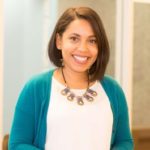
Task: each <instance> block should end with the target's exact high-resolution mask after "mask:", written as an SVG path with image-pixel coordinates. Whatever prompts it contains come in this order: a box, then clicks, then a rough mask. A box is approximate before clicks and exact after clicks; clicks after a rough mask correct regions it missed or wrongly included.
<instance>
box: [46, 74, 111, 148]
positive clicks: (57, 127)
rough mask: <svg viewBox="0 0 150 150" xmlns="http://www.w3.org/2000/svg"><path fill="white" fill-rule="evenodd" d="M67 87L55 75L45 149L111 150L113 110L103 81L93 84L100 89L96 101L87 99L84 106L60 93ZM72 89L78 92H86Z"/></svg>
mask: <svg viewBox="0 0 150 150" xmlns="http://www.w3.org/2000/svg"><path fill="white" fill-rule="evenodd" d="M64 88H65V86H64V85H62V84H61V83H59V82H58V81H57V80H56V79H55V78H54V77H53V78H52V87H51V98H50V104H49V108H48V114H47V135H46V144H45V150H110V141H111V133H112V124H113V114H112V110H111V107H110V102H109V99H108V97H107V95H106V93H105V91H104V89H103V87H102V86H101V84H100V82H96V83H95V84H94V85H92V86H91V87H90V89H93V90H95V91H97V93H98V95H97V96H96V98H95V99H94V101H93V102H88V101H86V100H84V102H85V103H84V105H82V106H80V105H78V104H77V102H76V101H75V100H74V101H73V102H70V101H69V100H67V98H66V96H63V95H61V90H62V89H64ZM72 91H73V92H74V93H75V94H76V95H77V96H80V95H82V94H83V93H84V92H85V90H77V89H72Z"/></svg>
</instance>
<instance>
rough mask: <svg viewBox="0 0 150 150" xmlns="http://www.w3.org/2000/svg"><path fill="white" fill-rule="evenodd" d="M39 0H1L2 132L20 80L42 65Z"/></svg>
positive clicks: (6, 128) (29, 75)
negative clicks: (2, 19) (2, 63)
mask: <svg viewBox="0 0 150 150" xmlns="http://www.w3.org/2000/svg"><path fill="white" fill-rule="evenodd" d="M42 3H43V2H42V1H40V0H13V1H11V0H5V1H4V13H5V15H4V18H5V20H4V24H5V25H4V28H5V29H4V113H3V118H4V122H3V127H4V134H5V133H9V131H10V126H11V123H12V117H13V113H14V108H15V104H16V101H17V97H18V95H19V93H20V90H21V88H22V87H23V85H24V83H25V82H26V81H27V80H28V79H29V78H30V77H31V76H32V75H33V74H36V73H38V72H41V70H42V67H43V66H42V65H43V60H42V59H43V52H42V42H43V41H42V38H43V37H42V36H43V33H42V31H43V25H42V15H43V10H42V8H43V6H42Z"/></svg>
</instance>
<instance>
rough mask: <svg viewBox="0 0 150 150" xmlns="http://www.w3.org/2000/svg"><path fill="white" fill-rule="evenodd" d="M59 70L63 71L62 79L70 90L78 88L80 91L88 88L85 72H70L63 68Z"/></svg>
mask: <svg viewBox="0 0 150 150" xmlns="http://www.w3.org/2000/svg"><path fill="white" fill-rule="evenodd" d="M61 69H63V73H64V78H65V80H66V83H67V85H68V86H69V87H70V88H80V89H82V88H87V86H88V73H87V72H75V71H72V70H68V69H66V68H65V67H64V68H61ZM62 77H63V76H62ZM63 80H64V79H63ZM64 82H65V81H64Z"/></svg>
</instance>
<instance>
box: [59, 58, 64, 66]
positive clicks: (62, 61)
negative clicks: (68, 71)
mask: <svg viewBox="0 0 150 150" xmlns="http://www.w3.org/2000/svg"><path fill="white" fill-rule="evenodd" d="M60 61H61V66H62V67H64V60H63V58H61V59H60Z"/></svg>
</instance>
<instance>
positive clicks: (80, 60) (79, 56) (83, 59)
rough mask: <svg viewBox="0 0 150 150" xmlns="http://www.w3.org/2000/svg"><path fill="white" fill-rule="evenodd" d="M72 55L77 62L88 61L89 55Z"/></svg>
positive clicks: (83, 62)
mask: <svg viewBox="0 0 150 150" xmlns="http://www.w3.org/2000/svg"><path fill="white" fill-rule="evenodd" d="M72 57H73V58H74V60H75V62H77V63H79V64H85V63H87V61H88V59H89V57H87V56H81V55H72Z"/></svg>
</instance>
